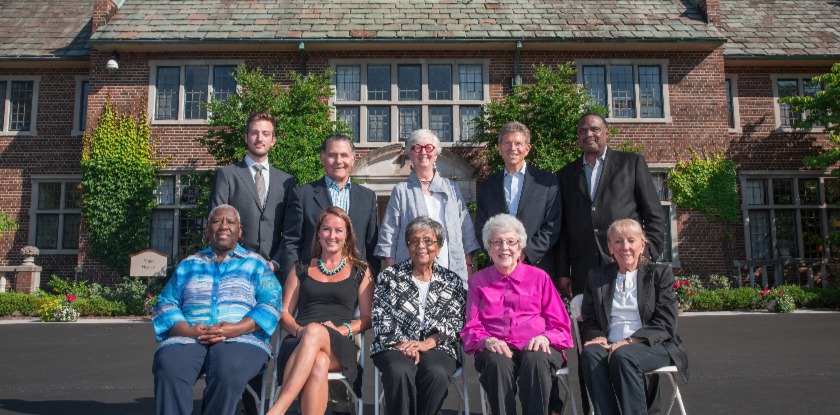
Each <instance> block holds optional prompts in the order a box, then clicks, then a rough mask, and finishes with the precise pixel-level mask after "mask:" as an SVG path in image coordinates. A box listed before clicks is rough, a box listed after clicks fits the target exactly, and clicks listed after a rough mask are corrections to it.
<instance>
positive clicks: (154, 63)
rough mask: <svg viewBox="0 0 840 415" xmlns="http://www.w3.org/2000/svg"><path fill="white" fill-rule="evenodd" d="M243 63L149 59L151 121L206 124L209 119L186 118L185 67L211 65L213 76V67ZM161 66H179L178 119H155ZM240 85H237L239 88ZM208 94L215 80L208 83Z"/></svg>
mask: <svg viewBox="0 0 840 415" xmlns="http://www.w3.org/2000/svg"><path fill="white" fill-rule="evenodd" d="M241 64H242V61H241V60H231V59H227V60H215V59H194V60H150V61H149V99H148V102H147V104H146V105H147V107H146V108H148V110H147V112H148V114H149V121H150V122H151V123H152V125H206V124H207V119H204V120H185V119H184V76H186V75H185V71H184V68H185V67H187V66H209V67H210V72H209V75H210V76H211V77H212V76H213V67H216V66H239V65H241ZM160 66H179V67H181V70H180V71H179V77H180V80H179V83H178V119H176V120H156V119H155V109H156V106H155V100H156V98H157V72H158V71H157V70H158V67H160ZM238 88H239V86H238V85H237V89H238ZM207 92H208V96H210V97H212V96H213V82H209V83H208V90H207ZM207 117H208V118H209V117H210V111H209V110H208V111H207Z"/></svg>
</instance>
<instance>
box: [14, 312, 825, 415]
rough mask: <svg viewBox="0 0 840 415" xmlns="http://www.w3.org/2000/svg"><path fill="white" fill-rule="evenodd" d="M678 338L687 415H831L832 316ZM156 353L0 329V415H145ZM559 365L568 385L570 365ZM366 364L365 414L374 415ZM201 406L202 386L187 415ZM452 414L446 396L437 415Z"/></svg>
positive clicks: (693, 325)
mask: <svg viewBox="0 0 840 415" xmlns="http://www.w3.org/2000/svg"><path fill="white" fill-rule="evenodd" d="M679 332H680V334H681V335H682V337H683V339H684V340H685V343H686V348H687V350H688V354H689V368H690V372H691V379H690V381H689V383H688V384H685V383H682V382H681V381H680V382H679V384H680V391H681V393H682V396H683V400H684V402H685V406H686V409H687V412H688V413H689V414H704V415H705V414H710V415H712V414H727V415H728V414H797V415H799V414H802V415H805V414H808V415H822V414H825V415H838V414H840V399H838V392H839V391H840V352H838V349H837V348H836V347H838V346H837V345H838V344H840V313H834V312H808V311H804V312H800V311H798V312H796V313H794V314H769V313H725V314H724V313H708V314H706V313H702V314H695V313H687V314H684V315H683V316H682V317H680V319H679ZM155 347H156V345H155V339H154V335H153V333H152V328H151V324H150V323H149V322H148V321H144V320H133V321H122V320H121V321H115V320H99V321H84V322H77V323H34V322H21V321H9V320H0V415H6V414H45V415H47V414H49V415H64V414H67V415H100V414H115V415H131V414H153V413H154V391H153V386H152V385H153V379H152V373H151V362H152V357H153V355H154V351H155ZM567 355H568V356H569V361H570V364H571V365H572V368H573V370H572V372H573V377H574V379H573V380H572V383H574V384H576V382H577V379H576V370H575V368H576V365H577V359H576V358H575V357H576V356H575V354H574V351H573V350H570V351H568V353H567ZM366 363H367V367H368V368H369V370H366V371H365V383H364V386H365V391H364V392H365V397H364V400H365V403H366V405H365V413H368V414H373V406H372V404H371V403H372V396H373V381H372V379H373V370H372V369H373V367H372V363H371V361H370V359H368V360H367V362H366ZM467 366H468V368H469V371H468V376H469V385H470V409H471V411H470V412H471V413H473V414H480V413H481V405H480V403H479V392H478V379H477V375H476V372H475V370H474V369H473V367H472V361H471V360H470V361H468V363H467ZM662 395H663V397H665V396H667V395H668V391H667V390H665V391H663V393H662ZM200 396H201V384H199V386H198V387H197V388H196V395H195V397H196V403H197V408H196V410H195V412H194V413H195V414H198V413H199V411H198V406H199V404H200V401H199V400H198V399H199V398H200ZM578 401H579V400H578ZM458 405H459V401H458V395H457V394H456V393H455V391H454V390H450V394H449V397H448V398H447V401H446V403H445V405H444V411H443V413H444V414H455V413H457V409H458Z"/></svg>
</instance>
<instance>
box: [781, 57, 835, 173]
mask: <svg viewBox="0 0 840 415" xmlns="http://www.w3.org/2000/svg"><path fill="white" fill-rule="evenodd" d="M813 80H814V81H815V82H819V83H820V85H822V87H823V89H822V90H820V91H819V92H817V95H816V96H815V97H812V96H801V97H799V96H793V97H785V98H781V99H779V102H780V103H783V104H789V105H790V106H791V109H792V110H793V111H794V112H798V113H802V112H807V117H806V118H805V119H804V120H802V121H799V122H796V123H795V124H794V127H795V128H800V129H806V128H812V127H815V126H820V127H822V128H824V129H825V131H826V132H828V133H829V136H828V139H829V140H830V141H831V142H832V144H833V146H832V147H831V148H829V149H827V150H825V151H824V152H823V153H821V154H820V155H818V156H815V157H807V158H805V166H807V167H823V168H826V167H831V166H833V165H835V164H836V163H838V162H840V63H835V64H834V65H832V67H831V72H829V73H827V74H825V75H819V76H815V77H814V78H813ZM834 174H840V169H835V170H834Z"/></svg>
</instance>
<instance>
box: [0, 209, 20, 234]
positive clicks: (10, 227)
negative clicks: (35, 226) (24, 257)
mask: <svg viewBox="0 0 840 415" xmlns="http://www.w3.org/2000/svg"><path fill="white" fill-rule="evenodd" d="M17 228H18V224H17V222H15V221H13V220H12V218H11V216H9V215H7V214H6V213H5V212H0V236H3V233H5V232H12V231H15V230H17Z"/></svg>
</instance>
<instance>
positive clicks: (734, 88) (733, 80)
mask: <svg viewBox="0 0 840 415" xmlns="http://www.w3.org/2000/svg"><path fill="white" fill-rule="evenodd" d="M725 81H729V94H730V95H731V99H732V120H733V124H735V125H734V127H729V117H728V113H727V120H726V121H727V122H726V126H727V129H728V130H729V132H730V133H733V134H740V133H741V115H740V112H741V107H740V102H739V100H738V75H735V74H730V75H726V77H725ZM723 87H724V93H725V91H726V83H725V82H724V84H723ZM729 98H730V97H727V99H729ZM728 107H729V104H728V103H727V111H729V108H728Z"/></svg>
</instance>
